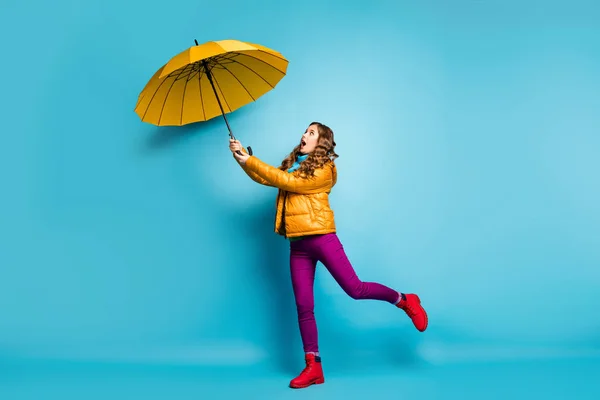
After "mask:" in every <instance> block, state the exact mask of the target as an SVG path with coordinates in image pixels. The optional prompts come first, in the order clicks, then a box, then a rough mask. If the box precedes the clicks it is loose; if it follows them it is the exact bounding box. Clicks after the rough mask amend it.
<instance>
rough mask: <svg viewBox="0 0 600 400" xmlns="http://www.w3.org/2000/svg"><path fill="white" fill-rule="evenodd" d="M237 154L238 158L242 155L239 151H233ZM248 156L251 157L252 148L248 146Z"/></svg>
mask: <svg viewBox="0 0 600 400" xmlns="http://www.w3.org/2000/svg"><path fill="white" fill-rule="evenodd" d="M235 152H236V153H237V154H239V155H240V156H241V155H243V154H242V152H241V151H239V150H236V151H235ZM248 155H250V156H251V155H252V147H250V146H248Z"/></svg>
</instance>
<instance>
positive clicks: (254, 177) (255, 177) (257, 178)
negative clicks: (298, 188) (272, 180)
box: [241, 148, 273, 186]
mask: <svg viewBox="0 0 600 400" xmlns="http://www.w3.org/2000/svg"><path fill="white" fill-rule="evenodd" d="M242 152H244V153H246V154H248V152H247V151H246V149H244V148H242ZM241 167H242V169H243V170H244V172H245V173H246V174H247V175H248V176H249V177H250V179H252V180H253V181H254V182H256V183H260V184H261V185H265V186H273V185H270V184H269V183H268V182H267V181H266V180H264V179H262V178H261V177H260V176H258V175H257V174H256V173H255V172H253V171H251V170H250V169H249V168H248V166H247V165H241Z"/></svg>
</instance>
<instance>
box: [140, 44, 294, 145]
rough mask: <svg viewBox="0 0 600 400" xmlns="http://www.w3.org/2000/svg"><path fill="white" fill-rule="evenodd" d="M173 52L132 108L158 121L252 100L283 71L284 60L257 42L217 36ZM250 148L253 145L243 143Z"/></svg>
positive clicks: (199, 115) (207, 115)
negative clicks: (224, 38) (174, 54)
mask: <svg viewBox="0 0 600 400" xmlns="http://www.w3.org/2000/svg"><path fill="white" fill-rule="evenodd" d="M195 43H196V46H192V47H190V48H189V49H187V50H185V51H183V52H181V53H179V54H177V55H176V56H175V57H173V58H171V60H169V62H167V63H166V64H165V65H164V66H162V67H161V68H160V69H159V70H158V71H156V73H155V74H154V76H152V78H151V79H150V80H149V81H148V83H147V84H146V86H145V87H144V89H143V90H142V92H141V93H140V95H139V96H138V101H137V105H136V106H135V112H136V113H137V114H138V116H139V117H140V118H141V119H142V121H144V122H147V123H151V124H154V125H158V126H165V125H170V126H174V125H175V126H181V125H186V124H189V123H193V122H198V121H207V120H209V119H211V118H214V117H216V116H218V115H222V116H223V118H224V119H225V123H226V124H227V129H228V130H229V136H230V137H231V138H232V139H235V138H234V137H233V133H232V132H231V127H230V126H229V122H228V121H227V117H226V116H225V114H226V113H230V112H232V111H235V110H237V109H238V108H240V107H242V106H244V105H246V104H248V103H250V102H252V101H256V100H257V99H258V98H259V97H261V96H262V95H264V94H265V93H267V92H268V91H269V90H271V89H273V88H275V86H276V85H277V84H278V83H279V81H280V80H281V79H282V78H283V77H284V76H285V74H286V71H287V66H288V61H287V60H286V59H285V57H283V55H281V53H279V52H276V51H275V50H272V49H269V48H267V47H264V46H261V45H259V44H253V43H246V42H241V41H238V40H221V41H212V42H206V43H204V44H202V45H198V42H197V41H195ZM248 152H249V153H250V154H252V149H251V148H250V147H248Z"/></svg>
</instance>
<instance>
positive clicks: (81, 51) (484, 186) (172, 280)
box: [0, 0, 600, 395]
mask: <svg viewBox="0 0 600 400" xmlns="http://www.w3.org/2000/svg"><path fill="white" fill-rule="evenodd" d="M1 9H2V13H1V14H2V16H1V17H0V18H1V22H2V23H1V24H0V34H1V35H2V37H3V38H4V41H3V54H4V56H3V62H2V66H1V67H0V68H1V72H2V76H3V85H2V93H3V95H2V96H1V97H0V103H1V104H0V106H1V107H0V109H1V110H2V145H1V146H0V179H1V182H2V197H1V199H0V226H1V229H0V266H1V268H2V269H1V274H0V305H1V306H0V357H1V359H2V360H4V362H5V363H6V365H7V366H8V367H7V369H6V371H15V369H14V368H12V367H11V366H13V365H21V366H22V367H26V366H28V365H29V366H32V365H38V364H36V363H40V362H43V363H45V362H54V363H61V362H66V363H72V362H79V363H88V364H89V365H93V364H94V363H109V364H111V365H163V366H164V365H171V366H181V365H188V366H190V365H191V366H195V367H207V368H209V369H210V368H213V367H215V366H222V367H227V366H229V367H232V368H234V367H235V368H237V367H244V368H249V369H250V368H252V367H253V366H254V367H255V368H259V369H258V370H256V369H255V370H254V371H261V372H260V374H263V373H264V374H265V375H264V376H276V377H277V380H276V381H274V383H273V385H280V386H281V387H283V388H284V389H285V385H286V384H287V380H288V379H289V378H291V377H293V376H294V375H295V374H296V373H297V372H299V370H300V369H301V368H302V366H303V359H302V357H303V354H302V347H301V343H300V338H299V333H298V329H297V322H296V314H295V307H294V300H293V297H292V291H291V284H290V282H289V272H288V251H289V250H288V246H289V245H288V244H287V242H286V241H285V240H284V239H283V238H281V237H279V236H277V235H276V234H275V233H274V232H273V216H274V201H275V196H276V190H275V189H273V188H265V187H262V186H259V185H257V184H255V183H254V182H252V181H251V180H250V179H249V178H248V177H247V176H246V175H245V174H244V173H243V171H242V170H241V169H240V168H239V166H238V165H237V164H236V163H235V161H234V160H233V158H232V157H231V153H230V152H229V150H228V135H227V130H226V126H225V124H224V122H223V120H222V119H220V118H217V119H214V120H212V121H210V122H207V123H201V124H194V125H190V126H186V127H177V128H166V127H163V128H158V127H155V126H151V125H148V124H144V123H142V122H140V120H139V118H138V116H137V115H136V114H135V113H134V112H133V108H134V106H135V103H136V100H137V96H138V94H139V92H140V91H141V89H142V88H143V87H144V85H145V83H146V82H147V80H148V79H149V78H150V77H151V76H152V74H153V73H154V72H155V71H156V69H158V68H159V67H160V66H162V65H163V64H164V63H165V62H166V61H168V59H169V58H170V57H172V56H173V55H175V54H177V53H179V52H180V51H182V50H184V49H185V48H187V47H189V46H191V45H193V41H194V39H197V40H198V42H200V43H202V42H205V41H209V40H221V39H230V38H232V39H238V40H243V41H249V42H255V43H260V44H263V45H265V46H268V47H271V48H273V49H275V50H277V51H280V52H281V53H283V54H284V56H286V57H287V59H288V60H289V61H290V64H289V68H288V74H287V76H286V77H285V78H284V79H283V80H282V81H281V83H280V84H279V85H278V86H277V87H276V89H275V90H274V91H272V92H269V93H268V94H266V95H265V96H264V97H262V98H261V99H259V100H258V101H257V102H256V103H252V104H250V105H248V106H246V107H244V108H242V109H240V110H239V111H237V112H235V113H233V114H231V115H230V116H229V120H230V123H231V125H232V128H233V130H234V133H235V135H236V136H237V138H238V139H240V140H241V141H242V143H243V144H244V145H246V146H247V145H251V146H252V148H253V149H254V152H255V154H256V155H257V156H258V157H259V158H261V159H262V160H264V161H266V162H268V163H270V164H272V165H279V163H280V161H281V160H282V159H283V158H284V157H285V155H286V154H287V153H288V152H289V151H290V150H291V148H292V147H293V146H294V145H295V144H296V143H297V142H298V140H299V137H300V135H301V134H302V133H303V131H304V129H305V128H306V126H307V124H308V123H309V122H311V121H313V120H318V121H321V122H323V123H326V124H327V125H329V126H331V127H332V128H333V130H334V132H335V134H336V137H335V138H336V142H337V144H338V146H337V148H336V151H337V152H338V154H340V158H339V159H338V161H337V165H338V172H339V179H338V184H337V186H336V187H335V188H334V191H333V193H332V196H331V203H332V207H333V208H334V210H335V213H336V222H337V226H338V234H339V236H340V238H341V240H342V242H343V243H344V245H345V248H346V251H347V254H348V256H349V257H350V259H351V261H352V263H353V265H354V267H355V269H356V271H357V273H358V275H359V276H360V277H361V278H362V279H363V280H368V281H378V282H381V283H384V284H386V285H389V286H392V287H394V288H396V289H398V290H401V291H404V292H416V293H418V294H419V295H420V296H421V298H422V300H423V303H424V306H425V307H426V308H427V311H428V313H429V316H430V326H429V329H428V331H427V332H426V333H424V334H421V333H419V332H417V331H416V330H415V329H414V328H413V327H412V325H411V324H410V321H409V320H408V318H407V317H406V316H405V315H403V314H402V313H401V312H400V311H398V310H396V309H394V308H393V307H390V306H389V305H386V304H383V303H376V302H368V301H364V302H357V301H354V300H352V299H350V298H349V297H348V296H347V295H346V294H345V293H344V292H343V291H342V290H341V289H340V288H339V287H338V286H337V284H336V283H335V281H334V280H333V279H332V278H331V276H330V275H328V273H327V272H326V271H325V270H324V268H320V269H319V271H318V273H317V280H316V284H315V293H316V317H317V322H318V324H319V331H320V340H321V341H320V344H321V352H322V355H323V358H324V360H326V361H324V362H326V364H325V367H326V368H327V371H330V374H331V375H332V376H335V374H336V373H337V374H340V375H339V376H340V377H342V376H350V375H349V374H358V375H360V374H363V373H365V371H370V372H373V373H375V374H378V373H381V374H383V373H384V372H386V371H387V372H389V371H395V370H396V369H397V370H398V371H401V372H399V374H400V375H401V376H403V378H402V379H408V378H406V375H402V374H410V373H413V372H412V371H413V370H414V368H418V366H419V365H437V366H438V367H439V368H443V366H444V365H451V364H452V363H455V364H456V363H462V362H468V363H481V362H484V363H493V362H497V361H499V360H504V361H507V362H508V361H510V362H520V360H521V361H523V360H529V361H531V360H541V359H549V358H550V359H562V360H564V359H565V358H568V359H569V360H573V359H577V357H580V358H585V359H586V360H589V359H590V357H591V358H596V359H597V358H598V357H599V356H600V339H599V337H600V313H598V308H599V307H600V295H599V288H600V268H599V267H600V229H599V227H600V184H599V180H598V173H599V172H600V157H599V153H600V152H599V150H600V114H599V112H598V110H600V95H599V93H600V73H599V71H600V28H599V25H598V20H599V18H600V6H598V5H597V3H595V2H592V1H587V2H586V1H568V2H567V1H560V2H558V1H555V2H549V1H526V2H521V1H466V0H461V1H453V2H444V1H423V2H410V1H391V0H390V1H374V2H368V3H367V2H347V1H341V0H339V1H313V0H309V1H305V2H297V1H294V2H290V3H284V2H279V1H262V2H260V5H258V4H257V5H254V4H252V3H251V2H241V1H228V2H223V3H219V2H197V1H188V0H181V1H178V2H170V3H165V2H158V1H133V0H132V1H128V2H123V3H118V2H117V1H115V0H106V1H102V2H101V1H98V0H88V1H86V2H75V1H65V0H59V1H55V2H52V3H49V2H41V1H23V2H17V1H16V0H9V1H4V2H3V5H2V6H1ZM523 362H525V361H523ZM11 363H16V364H11ZM51 365H52V364H51ZM56 365H57V364H56ZM86 365H87V364H86ZM98 365H99V364H98ZM102 365H104V364H102ZM593 365H594V368H596V371H597V368H598V365H597V364H593ZM236 366H237V367H236ZM586 370H587V371H589V369H587V368H586ZM402 371H403V372H402ZM436 371H440V370H439V369H438V370H436ZM471 371H472V372H473V371H477V368H475V369H473V370H471ZM269 374H272V375H269ZM278 374H280V375H278ZM400 375H396V376H400ZM90 376H91V375H90ZM425 376H426V375H425ZM432 376H433V375H432ZM544 376H546V375H544ZM340 379H341V378H340ZM373 379H376V378H373ZM398 379H399V378H398ZM411 379H412V378H411ZM490 379H491V378H490ZM540 379H541V378H540ZM540 382H542V383H540V385H543V384H545V383H543V380H540ZM448 384H450V383H448ZM331 385H334V383H332V384H331ZM331 385H329V386H328V385H324V386H328V387H329V389H328V390H335V389H331ZM82 387H85V385H84V386H82ZM566 387H567V386H565V388H566ZM538 389H539V388H538ZM15 390H16V389H15ZM182 390H183V389H182ZM282 390H283V389H282ZM311 390H312V389H311ZM440 390H441V389H440ZM482 390H483V389H482ZM565 390H567V389H565ZM15 393H17V392H16V391H15V392H14V393H13V394H15ZM282 393H283V392H282ZM315 393H316V392H315ZM331 393H336V392H331ZM356 393H358V392H356ZM402 393H403V392H398V394H399V395H401V394H402ZM549 393H556V392H555V391H552V392H549ZM582 393H583V392H582ZM446 394H448V392H446Z"/></svg>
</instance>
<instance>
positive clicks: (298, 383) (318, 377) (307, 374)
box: [290, 354, 325, 389]
mask: <svg viewBox="0 0 600 400" xmlns="http://www.w3.org/2000/svg"><path fill="white" fill-rule="evenodd" d="M305 360H306V367H305V368H304V369H303V370H302V372H301V373H300V375H298V376H297V377H295V378H294V379H292V380H291V381H290V387H291V388H293V389H300V388H305V387H308V386H310V385H319V384H321V383H325V378H324V377H323V367H322V366H321V357H319V356H315V355H314V354H306V356H305Z"/></svg>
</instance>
